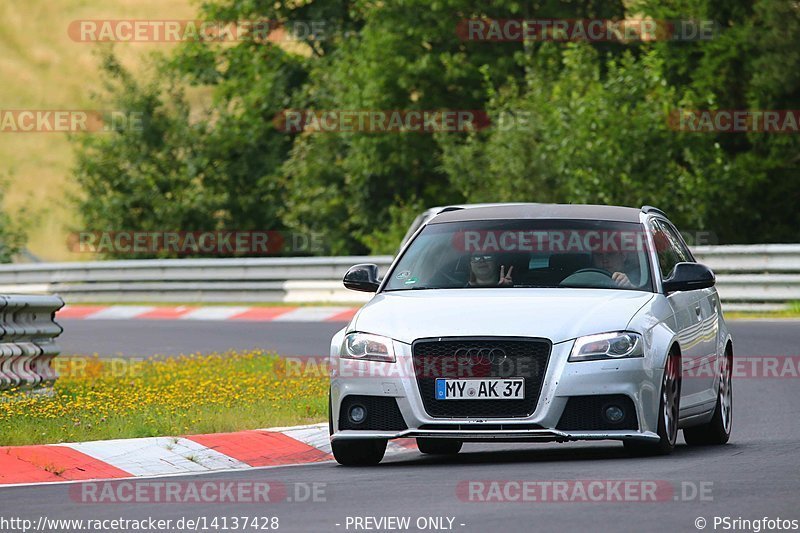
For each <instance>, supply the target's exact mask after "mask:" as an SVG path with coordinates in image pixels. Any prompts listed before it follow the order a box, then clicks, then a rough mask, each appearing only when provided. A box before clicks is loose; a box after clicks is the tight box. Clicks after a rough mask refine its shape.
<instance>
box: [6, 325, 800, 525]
mask: <svg viewBox="0 0 800 533" xmlns="http://www.w3.org/2000/svg"><path fill="white" fill-rule="evenodd" d="M65 322H66V321H65ZM76 324H77V322H73V323H70V324H68V328H67V330H68V331H70V329H71V330H72V331H71V332H70V336H71V337H72V338H70V339H69V340H68V339H67V338H65V343H64V344H65V346H75V347H76V348H74V349H76V350H77V349H78V348H77V347H80V346H81V344H80V343H82V342H87V341H88V340H89V339H88V338H87V339H84V338H82V336H83V335H88V334H90V333H91V332H92V331H95V332H96V331H100V330H101V329H105V328H111V329H112V331H116V332H117V334H118V335H117V337H116V338H117V344H116V346H118V347H119V348H118V350H119V351H122V352H123V353H143V352H142V350H144V349H145V348H144V347H145V346H147V347H151V346H153V345H156V344H158V343H157V342H156V340H154V339H159V338H166V337H169V338H170V342H169V344H168V345H167V344H166V343H165V345H164V346H162V347H160V348H158V350H157V351H159V352H161V353H165V352H166V351H168V350H179V351H193V350H195V349H197V348H196V347H197V346H200V343H202V342H204V340H208V341H214V342H215V343H217V344H214V345H213V346H223V344H219V342H220V341H219V340H218V339H219V338H220V337H222V338H223V339H225V343H224V346H225V347H231V346H242V347H245V346H250V345H251V344H252V345H254V346H259V347H262V348H271V347H272V348H277V347H286V348H285V349H284V350H283V351H285V353H297V354H300V353H304V352H307V353H316V352H318V351H319V350H320V349H325V347H326V346H327V341H326V342H325V344H324V345H323V346H322V347H320V346H318V344H317V343H319V342H320V341H322V340H325V339H326V338H327V336H328V335H329V334H330V333H332V332H333V331H334V330H335V329H336V328H337V327H338V325H336V324H304V325H302V326H300V325H294V324H291V325H290V324H280V325H275V326H274V327H270V326H271V325H264V324H249V325H248V324H229V323H214V324H201V325H199V327H198V326H196V325H194V324H191V325H188V324H180V325H177V324H176V323H175V322H171V323H162V324H164V326H163V330H161V329H160V328H157V329H156V331H153V326H152V324H149V323H147V324H145V323H142V324H139V323H136V324H131V323H114V324H111V323H110V322H106V323H103V324H102V325H101V324H96V323H95V324H92V323H89V322H84V323H83V324H82V325H81V326H80V327H76ZM80 328H85V329H83V332H84V333H80V334H79V332H80V331H81V330H80ZM93 328H94V329H93ZM731 330H732V332H733V334H734V340H735V342H736V354H735V356H736V357H753V356H761V355H797V354H798V346H800V322H792V321H783V322H778V321H775V322H769V321H751V322H744V321H736V322H732V323H731ZM107 335H108V337H105V339H106V340H105V341H104V342H111V339H112V338H113V335H112V332H108V333H107ZM139 335H143V336H144V337H145V339H142V338H139V339H137V337H138V336H139ZM67 340H68V342H69V343H74V344H69V343H68V342H66V341H67ZM143 342H144V343H143ZM94 346H95V349H94V350H99V349H100V348H99V346H101V345H100V344H95V345H94ZM148 349H149V348H148ZM94 350H93V351H94ZM79 351H82V350H79ZM799 384H800V381H798V378H791V377H784V378H764V377H762V378H746V377H744V378H734V385H733V387H734V420H733V436H732V439H731V442H730V443H729V444H728V445H725V446H719V447H707V448H703V447H701V448H696V447H692V448H690V447H688V446H686V445H685V444H683V441H682V440H681V441H680V444H679V446H678V447H677V448H676V450H675V452H674V453H673V454H672V455H671V456H668V457H657V458H629V457H627V456H626V455H625V454H624V452H623V449H622V446H621V445H620V444H618V443H614V442H609V443H606V442H600V443H577V444H528V445H520V444H495V445H484V444H466V445H465V447H464V451H463V452H462V453H461V454H459V455H458V456H457V457H455V458H452V459H440V458H431V457H423V456H422V455H420V454H418V453H416V452H409V453H408V454H402V455H398V456H393V457H392V458H390V459H387V460H385V462H384V463H382V464H381V465H379V466H377V467H369V468H345V467H340V466H337V465H335V464H334V463H322V464H316V465H305V466H288V467H279V468H271V469H263V470H251V471H246V472H238V473H236V472H229V473H219V474H213V475H205V476H184V477H181V478H180V480H181V481H185V482H186V481H209V480H226V481H230V480H234V481H245V482H250V481H269V482H283V483H287V484H292V483H305V484H312V483H318V484H323V485H320V487H321V490H323V491H324V496H323V497H318V498H317V500H318V501H313V502H309V501H304V502H297V501H293V502H278V503H267V504H252V503H235V504H230V503H228V504H224V505H223V504H217V505H215V504H196V503H180V504H175V503H163V504H142V503H139V504H85V503H79V502H77V501H76V500H75V499H74V497H72V496H71V495H70V494H71V493H70V487H71V486H74V484H64V485H44V486H31V487H12V488H5V489H0V516H2V517H5V518H9V517H17V518H27V519H32V520H34V521H37V520H38V519H39V517H40V516H42V515H45V516H47V517H48V518H83V519H89V518H92V519H115V518H136V519H142V518H147V517H155V518H161V519H172V520H173V521H175V520H178V519H180V518H182V517H186V518H197V517H206V519H207V520H208V522H207V524H210V523H211V520H212V519H213V518H215V517H216V518H217V524H218V528H217V529H216V530H222V527H221V526H222V521H221V519H222V517H228V524H227V525H228V530H229V531H231V530H233V529H232V528H231V518H230V517H233V516H240V517H242V516H246V517H255V516H277V517H279V519H280V522H279V523H280V528H279V531H368V530H372V531H375V530H382V531H395V530H396V529H389V528H382V529H364V528H362V529H355V528H354V527H353V525H352V523H351V525H350V527H347V524H348V517H378V518H379V517H388V516H399V517H403V516H407V517H410V518H411V528H410V529H409V530H410V531H419V530H421V529H418V528H417V525H416V523H415V521H416V520H417V519H418V518H420V517H450V518H453V519H454V520H453V525H452V530H453V531H480V532H482V531H498V532H499V531H580V530H582V531H652V530H658V531H664V532H666V531H698V530H699V528H698V527H697V526H696V521H697V520H698V519H699V518H703V519H705V520H706V522H705V528H704V530H706V531H758V530H761V531H766V530H768V528H767V527H763V525H762V524H761V523H759V524H750V527H749V528H745V527H741V526H743V525H744V524H743V523H739V524H738V525H739V526H740V527H738V528H736V529H734V528H733V527H728V528H727V529H726V528H724V527H723V526H724V523H720V524H718V525H717V526H716V528H715V527H714V518H715V517H718V518H722V517H729V519H731V520H733V519H738V518H741V519H748V520H762V519H764V518H765V517H766V518H768V519H778V518H780V519H782V520H798V521H800V462H799V459H800V453H798V448H799V446H798V441H800V430H799V429H798V423H797V421H798V418H799V417H798V415H800V408H798V405H800V387H798V385H799ZM474 480H519V481H540V482H547V481H553V480H643V481H654V482H657V483H658V484H659V486H665V485H666V486H669V487H672V488H673V489H674V491H673V492H669V491H668V492H667V493H666V494H665V493H662V492H661V491H659V496H658V500H659V501H650V502H641V501H624V502H620V501H602V502H592V501H589V502H587V501H566V502H565V501H560V502H558V503H555V502H547V503H545V502H538V501H527V502H511V503H496V502H490V503H487V502H470V501H464V497H463V493H459V492H458V487H459V483H460V482H461V483H464V482H469V481H474ZM540 486H542V485H540ZM72 490H73V491H74V490H76V489H75V488H73V489H72ZM570 494H573V493H570ZM73 495H74V493H73ZM611 499H613V498H611ZM323 500H324V501H323ZM697 523H698V524H700V525H702V521H699V522H697ZM337 524H339V525H337ZM445 524H447V521H446V520H445ZM461 524H463V526H462V525H461ZM729 525H731V526H735V525H736V523H734V522H729ZM795 525H796V526H798V527H800V524H798V523H797V522H796V523H795ZM759 526H760V527H759ZM783 526H784V527H783V529H790V530H791V529H796V528H793V526H792V524H791V523H784V524H783ZM0 529H1V528H0ZM5 530H8V531H13V530H12V529H10V528H9V529H5ZM62 530H63V531H67V530H74V528H73V529H69V528H68V529H62ZM171 530H173V531H179V530H178V529H175V528H173V529H171ZM201 530H202V529H201ZM214 530H215V529H213V528H209V529H207V531H214ZM240 530H241V529H240ZM423 530H424V529H423ZM426 530H428V531H431V530H433V529H426ZM439 530H447V529H439ZM151 531H154V530H151ZM247 531H254V529H247Z"/></svg>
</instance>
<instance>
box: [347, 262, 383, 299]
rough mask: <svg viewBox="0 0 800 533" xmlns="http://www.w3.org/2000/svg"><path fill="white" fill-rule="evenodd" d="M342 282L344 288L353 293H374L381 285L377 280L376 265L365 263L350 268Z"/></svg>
mask: <svg viewBox="0 0 800 533" xmlns="http://www.w3.org/2000/svg"><path fill="white" fill-rule="evenodd" d="M342 282H343V283H344V286H345V287H347V288H348V289H352V290H354V291H362V292H375V291H377V290H378V286H379V285H380V284H381V281H380V280H379V279H378V265H373V264H371V263H365V264H361V265H355V266H351V267H350V269H349V270H348V271H347V274H345V275H344V279H343V280H342Z"/></svg>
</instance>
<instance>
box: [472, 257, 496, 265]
mask: <svg viewBox="0 0 800 533" xmlns="http://www.w3.org/2000/svg"><path fill="white" fill-rule="evenodd" d="M470 261H472V262H473V263H481V262H487V263H488V262H489V261H494V256H493V255H473V256H472V257H471V258H470Z"/></svg>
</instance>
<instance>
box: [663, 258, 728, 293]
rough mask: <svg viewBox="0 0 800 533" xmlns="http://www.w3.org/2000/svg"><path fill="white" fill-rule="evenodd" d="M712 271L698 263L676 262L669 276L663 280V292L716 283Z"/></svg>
mask: <svg viewBox="0 0 800 533" xmlns="http://www.w3.org/2000/svg"><path fill="white" fill-rule="evenodd" d="M716 281H717V280H716V277H714V272H712V271H711V269H710V268H708V267H707V266H705V265H701V264H700V263H678V264H677V265H675V268H673V269H672V273H671V274H670V276H669V277H668V278H667V279H665V280H664V282H663V283H662V285H663V286H664V292H675V291H693V290H697V289H707V288H709V287H713V286H714V283H716Z"/></svg>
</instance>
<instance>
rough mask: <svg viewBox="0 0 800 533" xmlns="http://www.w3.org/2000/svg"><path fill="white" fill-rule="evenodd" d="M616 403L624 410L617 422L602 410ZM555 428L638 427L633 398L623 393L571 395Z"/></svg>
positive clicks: (585, 429)
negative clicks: (611, 419) (609, 418)
mask: <svg viewBox="0 0 800 533" xmlns="http://www.w3.org/2000/svg"><path fill="white" fill-rule="evenodd" d="M611 405H616V406H618V407H621V408H622V409H623V410H624V411H625V416H624V417H623V418H622V420H620V421H619V422H611V421H610V420H608V419H606V417H605V416H604V415H603V412H604V411H605V410H606V408H607V407H609V406H611ZM556 429H561V430H564V431H569V430H572V431H597V430H603V429H610V430H614V429H632V430H637V429H639V422H638V421H637V419H636V407H634V405H633V400H631V399H630V397H628V396H625V395H624V394H602V395H596V396H572V397H570V399H569V400H567V406H566V407H565V408H564V412H563V413H561V419H560V420H559V421H558V425H557V426H556Z"/></svg>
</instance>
